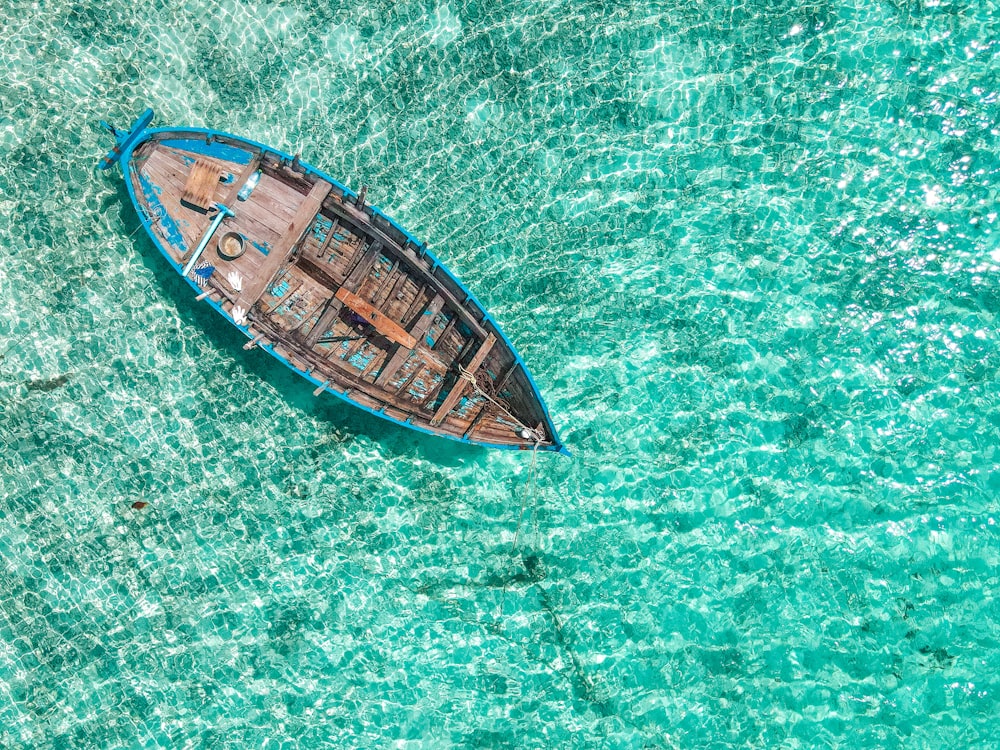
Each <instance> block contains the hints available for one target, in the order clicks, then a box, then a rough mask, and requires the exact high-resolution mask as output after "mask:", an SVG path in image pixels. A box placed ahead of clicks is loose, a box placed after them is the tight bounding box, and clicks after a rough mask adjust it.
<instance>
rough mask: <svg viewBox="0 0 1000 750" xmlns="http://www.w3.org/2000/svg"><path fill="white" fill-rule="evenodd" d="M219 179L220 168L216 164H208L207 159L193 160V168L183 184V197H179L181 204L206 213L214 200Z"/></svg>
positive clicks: (220, 175) (220, 174) (220, 176)
mask: <svg viewBox="0 0 1000 750" xmlns="http://www.w3.org/2000/svg"><path fill="white" fill-rule="evenodd" d="M221 178H222V167H221V166H220V165H219V164H218V162H214V161H212V162H210V161H208V160H207V159H197V160H195V163H194V166H193V167H192V168H191V172H190V174H188V178H187V182H186V183H185V184H184V195H182V196H181V202H182V203H190V204H191V205H192V206H197V207H198V208H200V209H202V210H204V211H207V210H208V209H210V208H211V207H212V203H213V202H214V200H215V191H216V189H217V188H218V187H219V180H220V179H221Z"/></svg>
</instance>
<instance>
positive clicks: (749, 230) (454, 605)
mask: <svg viewBox="0 0 1000 750" xmlns="http://www.w3.org/2000/svg"><path fill="white" fill-rule="evenodd" d="M537 6H538V4H536V3H503V2H500V3H496V2H494V3H476V2H467V3H461V2H447V3H442V4H435V3H433V2H430V3H423V4H421V3H384V4H376V3H368V2H363V1H362V2H357V3H351V4H348V5H345V6H344V7H343V8H342V9H338V8H331V7H329V6H328V5H327V4H326V3H298V4H293V3H288V4H283V5H273V4H266V3H260V4H256V5H253V4H236V3H222V4H215V3H210V2H189V3H183V4H158V3H146V4H138V5H135V6H132V5H126V4H117V3H115V4H110V5H108V6H107V7H106V8H102V9H101V10H99V11H98V10H95V9H93V8H91V7H90V6H88V5H86V4H72V3H68V2H44V1H43V2H38V3H21V2H8V3H7V4H6V6H5V8H4V10H5V12H4V13H3V14H2V20H0V29H2V35H3V36H2V38H3V39H4V42H3V45H2V46H0V70H2V72H3V75H2V76H0V104H2V115H0V152H2V153H3V155H4V158H3V160H2V163H0V254H2V265H0V294H2V295H3V299H4V300H5V301H6V303H5V304H4V305H3V306H2V309H0V345H2V346H3V347H4V348H5V349H6V348H7V347H11V348H10V349H9V351H7V353H6V358H5V360H4V361H3V362H2V363H0V441H2V442H3V453H2V454H0V455H2V458H0V461H2V464H0V467H2V472H0V512H2V514H3V523H2V525H0V529H2V531H0V558H2V568H0V577H2V580H0V745H3V746H9V747H67V746H74V747H155V746H164V747H181V746H185V745H190V746H212V747H262V746H265V742H266V743H268V744H267V745H266V746H275V747H310V748H311V747H385V746H389V745H393V744H397V745H399V746H402V747H449V746H453V747H494V748H503V747H620V748H632V747H636V748H639V747H712V746H719V747H721V746H753V747H758V746H782V747H814V746H844V747H857V746H872V747H875V746H877V747H908V748H909V747H941V746H952V747H954V746H977V745H978V746H981V745H984V744H989V743H990V742H992V741H993V735H994V725H995V717H996V715H997V713H998V708H1000V707H998V701H997V698H998V691H1000V684H998V682H997V677H996V675H997V674H998V670H1000V651H998V635H1000V631H998V625H997V623H998V621H1000V609H998V602H997V591H998V588H1000V579H998V574H997V563H998V556H1000V553H998V552H997V548H998V541H1000V534H998V531H997V517H998V507H997V493H998V490H1000V465H998V449H997V445H998V439H997V438H998V425H1000V407H998V404H997V396H996V393H997V386H998V382H997V380H998V378H997V368H998V366H1000V354H998V348H997V313H998V310H1000V284H998V275H997V274H998V272H1000V243H998V242H997V231H998V228H997V213H996V212H997V208H996V197H997V175H998V170H1000V163H998V152H997V140H998V134H1000V130H998V128H1000V123H998V107H997V104H998V78H997V73H996V71H997V69H998V65H997V57H998V46H997V43H996V41H994V40H995V39H997V38H1000V33H998V32H1000V29H998V23H997V21H996V17H997V7H996V4H995V3H989V2H978V3H977V2H973V3H968V4H958V3H947V2H940V3H931V2H923V3H891V2H884V3H877V4H872V3H867V2H853V3H851V2H845V3H838V4H835V5H825V6H821V5H806V6H802V5H800V4H797V3H758V4H741V5H726V6H720V5H717V4H714V3H688V4H680V5H677V4H657V3H631V4H625V3H621V4H604V3H586V2H585V3H574V4H568V3H554V4H550V5H549V6H548V7H546V8H540V7H537ZM146 105H150V106H152V107H154V108H155V109H156V111H157V115H158V119H157V122H158V123H161V124H190V125H211V126H214V127H218V128H221V129H226V130H230V131H233V132H237V133H240V134H244V135H248V136H250V137H253V138H255V139H257V140H260V141H264V142H267V143H271V144H273V145H275V146H278V147H282V148H284V149H286V150H288V151H299V152H301V153H302V154H303V156H304V158H306V159H308V160H310V161H312V162H315V163H317V164H318V165H320V166H322V167H324V168H325V169H326V170H327V171H329V172H330V173H331V174H333V175H336V176H338V177H340V178H342V179H343V180H344V181H346V182H348V183H349V184H351V185H353V186H355V187H358V186H360V184H362V183H368V184H370V185H371V189H370V192H369V196H370V197H371V198H372V199H373V200H375V202H377V203H378V204H380V205H381V206H383V207H384V208H385V209H386V210H388V211H389V212H390V213H392V214H393V215H394V216H396V217H397V218H398V219H399V220H400V221H401V222H402V223H403V224H404V225H405V226H406V227H407V228H409V229H410V230H411V231H413V232H415V233H416V234H418V235H419V236H421V237H423V238H425V239H426V240H428V242H429V243H430V244H431V245H432V247H433V248H434V249H435V250H436V252H437V253H438V254H439V255H440V256H441V257H442V258H443V259H445V260H446V262H448V263H449V265H450V266H451V268H452V269H453V270H454V271H456V272H457V273H458V274H459V275H460V276H461V277H462V278H463V279H464V280H465V281H466V282H467V284H468V285H469V286H470V287H471V288H473V289H475V290H477V292H478V293H479V296H480V297H481V298H482V299H483V301H484V302H485V303H486V304H487V306H488V307H489V308H490V309H491V310H492V311H493V312H494V314H495V316H496V318H497V319H498V320H499V321H500V322H501V323H502V324H503V325H504V327H505V330H506V331H507V332H508V333H509V335H510V336H511V338H512V339H513V340H514V341H515V342H516V343H517V345H518V347H519V349H520V350H521V353H522V354H523V355H524V356H525V358H526V359H527V360H528V362H529V363H530V364H531V366H532V370H533V372H534V374H535V376H536V379H537V380H538V382H539V385H540V387H541V388H542V390H543V392H544V394H545V396H546V398H547V401H548V403H549V406H550V409H551V410H552V412H553V415H554V418H555V421H556V424H557V425H558V426H559V427H560V429H561V433H562V436H563V437H564V439H565V440H566V442H567V443H568V444H569V445H570V447H571V448H572V449H573V450H574V457H573V458H572V459H569V460H564V459H560V458H558V457H551V456H542V457H539V462H538V480H537V489H536V490H535V491H534V492H533V491H532V490H531V487H532V484H531V478H530V473H531V470H530V466H531V464H530V458H529V457H527V456H523V455H508V454H504V453H495V452H484V451H480V450H473V449H469V448H464V447H460V446H455V445H452V444H450V443H445V442H441V441H434V440H432V439H429V438H425V437H421V436H418V435H416V434H410V433H408V432H404V431H402V430H399V429H395V428H392V427H390V426H387V425H386V424H383V423H382V422H381V421H378V420H374V419H372V418H368V417H367V416H365V415H363V414H361V413H355V412H354V411H352V410H350V409H349V408H347V407H345V406H342V405H341V404H339V403H335V402H334V401H333V400H332V399H324V400H318V401H317V400H314V399H313V398H312V396H311V394H310V391H311V389H310V388H309V387H308V384H302V383H299V382H298V381H297V380H296V379H295V378H294V377H292V376H291V375H290V374H286V373H285V372H283V371H282V370H281V369H280V368H279V367H278V366H277V365H275V364H273V363H272V362H271V361H269V359H268V358H267V357H266V355H263V354H261V353H253V354H247V353H245V352H243V351H242V349H241V348H239V346H238V344H240V343H242V339H240V338H239V337H238V336H237V335H235V334H234V333H232V332H230V331H229V330H227V329H226V328H225V327H224V326H223V325H222V323H221V321H217V320H216V319H215V317H214V315H213V314H211V313H210V311H209V310H207V309H206V308H203V307H199V306H197V305H194V304H193V303H192V302H191V300H190V295H189V291H188V290H187V289H186V288H184V287H183V286H182V285H181V284H180V283H179V281H178V280H177V279H176V278H173V277H171V275H170V273H168V271H167V270H166V269H165V268H164V267H163V265H162V264H161V262H160V261H159V260H158V256H157V255H156V253H155V250H154V249H153V248H152V246H151V244H150V243H149V241H148V240H147V239H145V238H144V237H143V236H142V235H141V234H134V232H135V231H136V228H137V226H138V222H137V220H136V218H135V216H134V214H133V212H132V210H131V207H130V206H129V205H128V204H127V198H126V196H125V193H124V190H123V189H122V187H121V181H120V179H119V178H118V176H117V175H115V176H112V177H106V176H100V175H96V174H95V173H94V172H93V171H92V170H93V166H94V164H95V163H96V161H97V160H98V159H99V158H100V156H102V155H103V153H104V152H105V150H106V149H107V147H108V141H107V139H106V138H105V137H104V136H103V135H102V134H100V133H99V132H98V131H97V130H96V129H95V128H94V127H93V125H94V123H96V121H97V120H99V119H101V118H105V119H109V120H112V121H113V122H115V123H116V124H118V125H127V124H128V123H129V122H131V119H132V118H133V117H134V116H135V115H136V114H137V113H138V112H139V111H141V109H142V108H143V107H144V106H146ZM0 351H3V349H0ZM135 501H144V502H148V503H149V505H148V506H147V507H146V508H144V509H142V510H141V511H136V510H133V509H131V507H130V506H131V504H132V503H133V502H135ZM522 506H524V509H523V511H522ZM519 519H521V520H520V526H519ZM518 528H520V531H518ZM515 543H516V546H517V552H516V553H514V554H512V548H513V547H514V546H515Z"/></svg>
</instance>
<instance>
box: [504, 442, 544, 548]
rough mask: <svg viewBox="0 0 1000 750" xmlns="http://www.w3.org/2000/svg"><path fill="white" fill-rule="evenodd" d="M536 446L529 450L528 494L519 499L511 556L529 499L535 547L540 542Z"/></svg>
mask: <svg viewBox="0 0 1000 750" xmlns="http://www.w3.org/2000/svg"><path fill="white" fill-rule="evenodd" d="M538 446H539V442H536V443H535V447H534V448H532V449H531V468H530V469H529V470H528V492H527V493H526V494H525V496H524V497H523V498H522V499H521V513H520V515H519V516H518V517H517V528H516V529H515V530H514V543H513V544H512V545H511V546H510V554H512V555H513V554H514V553H515V552H516V551H517V540H518V537H520V535H521V521H522V520H523V519H524V510H525V508H526V507H527V505H528V498H529V497H530V498H531V499H532V507H534V508H535V513H534V516H535V546H536V547H537V546H538V545H539V542H540V541H541V532H539V530H538V510H537V508H538V504H537V503H536V502H534V501H535V499H536V490H537V489H538V485H537V483H536V481H535V478H536V476H537V473H536V471H535V468H536V466H537V459H538Z"/></svg>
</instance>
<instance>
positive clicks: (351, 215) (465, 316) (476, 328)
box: [326, 201, 488, 339]
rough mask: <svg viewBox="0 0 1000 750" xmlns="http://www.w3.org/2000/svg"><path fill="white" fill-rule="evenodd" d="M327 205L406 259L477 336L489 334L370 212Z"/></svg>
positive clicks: (333, 204)
mask: <svg viewBox="0 0 1000 750" xmlns="http://www.w3.org/2000/svg"><path fill="white" fill-rule="evenodd" d="M326 205H327V208H328V209H329V210H331V211H333V212H334V213H335V214H337V215H338V216H340V217H341V218H342V219H347V220H348V221H351V222H353V223H354V224H355V225H356V226H357V227H358V228H359V229H360V230H361V231H362V232H365V233H366V234H368V235H371V236H372V237H374V238H376V239H379V240H381V241H382V243H383V244H384V245H385V246H386V247H387V248H389V249H390V250H391V251H392V252H393V253H395V254H396V255H397V256H399V257H400V258H402V259H404V260H406V262H407V265H409V266H410V267H411V268H413V270H414V273H415V274H416V275H417V276H419V277H420V278H419V279H418V280H422V281H423V282H424V283H425V284H429V285H430V286H431V287H432V288H433V289H435V290H436V291H437V292H438V294H441V295H442V296H443V297H444V300H445V302H447V303H448V307H450V308H451V309H452V310H454V311H455V314H456V315H458V316H459V317H460V318H461V319H462V322H463V323H465V324H466V325H467V326H468V327H469V328H470V329H471V330H472V332H473V333H474V334H475V335H476V337H477V338H481V339H485V338H486V336H487V335H488V334H487V332H486V329H484V328H483V327H482V325H481V324H480V322H479V321H478V320H476V319H475V317H474V316H473V315H472V313H470V312H469V311H468V310H466V309H465V306H464V305H463V304H462V303H461V302H459V300H458V299H457V298H456V297H455V295H454V294H452V293H451V292H449V291H448V290H447V289H445V288H444V287H443V286H442V285H441V282H440V281H439V280H438V279H437V278H435V276H434V274H433V272H431V270H430V269H429V268H428V267H427V266H426V265H424V263H423V261H421V260H420V258H418V257H417V255H416V253H414V252H413V251H412V250H410V249H409V248H407V247H400V246H399V244H398V243H396V242H394V241H393V240H392V238H391V237H389V235H387V234H386V233H385V232H383V231H382V230H381V229H379V228H378V227H376V226H375V225H374V224H372V223H371V221H370V219H369V218H368V214H366V213H364V212H363V211H358V209H356V208H355V207H354V206H351V205H349V204H347V203H344V202H342V201H328V202H327V204H326Z"/></svg>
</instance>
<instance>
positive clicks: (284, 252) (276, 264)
mask: <svg viewBox="0 0 1000 750" xmlns="http://www.w3.org/2000/svg"><path fill="white" fill-rule="evenodd" d="M332 187H333V186H332V185H331V184H330V183H329V182H325V181H323V180H319V181H317V182H316V184H315V185H313V188H312V190H310V191H309V195H307V196H306V197H305V200H303V201H302V203H301V204H300V206H299V209H298V211H296V213H295V216H294V218H293V219H292V221H291V222H289V224H288V230H287V232H286V233H285V235H284V236H283V237H282V238H281V240H279V242H278V245H277V246H276V247H274V248H272V249H271V252H270V253H269V254H268V256H267V260H266V261H265V262H264V263H263V264H262V265H261V267H260V269H259V270H258V272H257V275H256V277H255V278H253V279H251V280H249V282H248V284H247V286H245V287H244V289H243V292H242V293H241V294H240V299H239V302H238V303H237V304H238V305H240V306H241V307H243V308H245V309H247V310H249V309H250V308H251V307H252V306H253V304H254V303H256V302H257V300H258V299H260V296H261V294H263V293H264V289H265V288H266V287H267V285H268V284H270V283H271V279H272V278H273V277H274V275H275V274H276V273H277V272H278V269H280V268H281V267H282V266H283V265H284V264H285V263H286V262H287V261H288V257H289V256H290V255H291V254H292V250H294V249H295V246H296V245H297V244H298V243H299V240H301V239H302V233H303V232H305V230H306V228H307V227H308V226H309V224H311V223H312V220H313V219H314V218H315V217H316V214H317V213H318V212H319V208H320V206H321V205H322V203H323V199H324V198H326V196H327V194H328V193H329V192H330V189H331V188H332ZM251 197H252V196H251Z"/></svg>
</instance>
